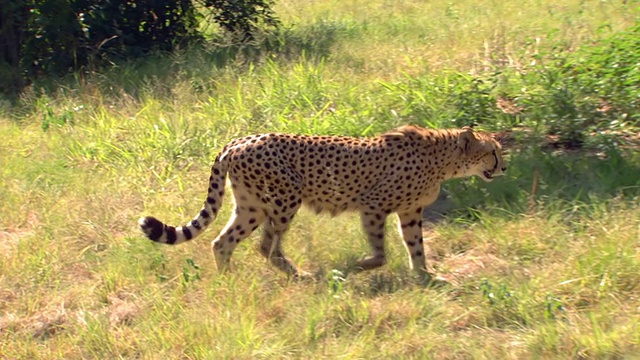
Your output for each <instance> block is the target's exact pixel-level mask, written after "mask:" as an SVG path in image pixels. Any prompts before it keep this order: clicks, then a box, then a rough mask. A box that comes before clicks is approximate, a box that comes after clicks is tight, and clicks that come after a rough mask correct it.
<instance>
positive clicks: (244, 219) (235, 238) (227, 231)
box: [211, 206, 266, 273]
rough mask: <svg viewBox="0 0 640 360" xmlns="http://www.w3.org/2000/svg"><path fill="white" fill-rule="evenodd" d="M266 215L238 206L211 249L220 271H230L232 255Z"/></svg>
mask: <svg viewBox="0 0 640 360" xmlns="http://www.w3.org/2000/svg"><path fill="white" fill-rule="evenodd" d="M265 218H266V215H265V214H264V213H263V212H262V211H253V212H251V211H248V210H247V208H245V207H243V206H236V208H235V210H234V212H233V215H232V216H231V218H230V219H229V221H228V222H227V225H226V226H225V227H224V229H223V230H222V231H221V232H220V235H218V237H217V238H216V239H215V240H214V241H213V242H212V243H211V249H212V251H213V255H214V257H215V260H216V265H217V266H218V271H220V272H222V273H223V272H226V271H227V270H229V264H230V262H231V255H232V254H233V250H235V248H236V246H238V244H239V243H240V241H242V240H244V239H245V238H246V237H248V236H249V235H250V234H251V233H252V232H253V231H254V230H255V229H256V228H257V227H258V226H260V224H262V222H264V220H265Z"/></svg>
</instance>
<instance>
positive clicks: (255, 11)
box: [199, 0, 278, 41]
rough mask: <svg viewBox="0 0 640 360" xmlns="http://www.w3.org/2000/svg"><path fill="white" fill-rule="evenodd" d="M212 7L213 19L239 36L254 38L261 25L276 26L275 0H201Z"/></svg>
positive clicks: (241, 37) (243, 38) (244, 38)
mask: <svg viewBox="0 0 640 360" xmlns="http://www.w3.org/2000/svg"><path fill="white" fill-rule="evenodd" d="M199 1H200V2H201V3H202V4H203V5H204V6H205V7H207V8H210V9H212V10H213V11H212V13H213V19H214V20H215V22H216V23H217V24H219V25H220V26H221V27H222V28H223V29H225V30H226V31H227V32H229V33H231V34H232V35H234V36H236V37H237V38H239V39H241V40H244V41H247V40H251V39H253V35H254V33H255V30H256V29H257V28H259V27H260V26H267V27H275V26H277V25H278V19H277V18H276V17H275V14H274V12H273V10H272V6H273V3H274V1H273V0H242V1H228V0H199Z"/></svg>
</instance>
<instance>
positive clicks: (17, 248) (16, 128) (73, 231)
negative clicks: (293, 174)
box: [0, 0, 640, 359]
mask: <svg viewBox="0 0 640 360" xmlns="http://www.w3.org/2000/svg"><path fill="white" fill-rule="evenodd" d="M563 4H564V5H558V4H546V3H541V2H536V1H526V0H525V1H519V2H513V1H506V2H505V1H503V2H498V1H495V2H492V3H490V4H489V3H488V4H484V5H483V6H479V5H477V4H476V2H472V1H459V2H455V3H446V2H418V1H409V2H392V1H381V0H380V1H355V2H349V3H344V2H339V1H328V0H327V1H316V2H300V1H295V2H294V1H282V2H279V3H278V6H277V9H276V11H277V13H278V14H280V16H281V18H282V19H283V20H284V22H285V24H288V27H287V28H286V29H284V30H283V31H282V32H281V33H279V34H277V35H273V36H272V37H268V38H267V39H265V40H264V42H262V43H259V44H257V45H255V46H253V47H248V48H244V49H238V48H236V47H233V46H222V47H212V48H207V49H190V50H185V51H184V52H183V53H179V54H170V55H168V54H158V55H155V56H154V57H151V58H148V59H143V60H139V61H136V62H131V63H126V64H118V65H117V66H114V67H113V68H110V69H106V70H104V71H101V72H99V73H94V72H86V73H79V74H74V75H73V76H71V75H70V76H69V78H66V79H50V80H47V81H42V82H40V83H38V84H35V85H34V86H32V87H31V88H29V89H28V90H27V91H26V92H25V93H24V94H23V95H22V97H21V99H20V100H19V102H18V103H17V104H11V103H9V102H8V101H3V102H2V111H1V112H0V199H1V200H0V213H1V214H2V217H0V358H7V359H14V358H39V359H52V358H152V359H155V358H157V359H166V358H335V357H347V358H389V357H399V358H448V359H466V358H481V359H482V358H487V359H493V358H500V359H502V358H510V359H538V358H563V359H564V358H633V357H634V356H637V354H638V353H640V320H639V319H640V308H638V299H639V298H640V275H639V274H640V223H639V221H638V219H640V207H639V206H638V201H639V200H640V191H639V190H640V180H639V177H638V174H640V155H639V154H638V151H637V148H625V147H620V146H611V145H610V144H609V143H607V142H606V141H603V142H600V141H594V142H593V143H594V145H597V147H594V148H591V149H589V150H588V151H583V152H579V153H571V152H566V151H562V150H551V151H550V150H548V149H547V150H540V148H539V141H540V139H541V137H540V136H541V134H542V133H541V131H542V130H540V129H537V128H536V126H538V125H540V124H543V125H544V124H546V123H545V122H543V120H544V118H543V115H544V114H546V113H544V112H543V111H541V110H540V111H538V110H536V111H538V112H536V111H532V112H528V113H525V115H522V116H520V115H512V114H504V113H501V112H500V111H498V110H496V109H495V106H493V104H494V102H493V99H494V97H495V95H496V93H495V89H491V88H489V87H488V85H487V86H485V85H486V84H490V82H485V83H481V84H480V83H477V82H476V81H475V79H476V78H470V76H471V75H468V74H469V73H471V74H475V75H473V76H477V78H484V79H493V80H495V81H497V83H498V84H499V85H500V86H499V89H500V90H501V91H502V90H504V91H515V90H513V89H516V88H518V87H519V86H520V85H521V83H520V82H518V81H515V80H513V79H519V78H518V76H521V75H522V74H524V72H523V71H524V70H526V69H529V68H528V67H527V66H530V65H527V64H530V62H531V61H533V60H534V59H536V60H537V61H548V57H547V56H549V55H548V54H549V52H550V50H551V49H552V48H554V47H556V48H557V47H558V46H560V47H561V48H562V49H563V50H565V51H570V52H572V51H574V50H575V49H577V48H578V47H579V46H581V45H590V44H591V42H593V41H595V40H596V39H600V38H606V37H607V36H610V35H611V34H615V31H620V30H622V29H625V28H627V27H628V26H631V25H632V24H633V23H634V22H635V21H636V20H637V17H638V6H640V5H639V4H638V3H637V2H633V1H631V2H626V3H625V4H622V3H619V2H593V1H569V2H564V3H563ZM536 38H539V40H536ZM266 49H272V51H267V50H266ZM536 52H538V53H539V54H546V55H544V56H545V57H542V58H541V57H536V56H535V53H536ZM496 72H501V73H504V74H515V75H513V76H514V77H509V78H506V77H502V78H501V77H500V76H497V77H487V76H488V75H487V74H494V73H496ZM509 76H511V75H509ZM583 78H588V76H583ZM496 79H497V80H496ZM501 79H502V80H504V79H508V80H509V81H514V82H513V83H509V82H508V81H507V83H504V82H500V81H502V80H501ZM493 80H492V81H493ZM523 81H524V80H523ZM463 100H464V101H463ZM452 101H453V104H452ZM455 101H461V102H460V103H455ZM463 110H464V111H463ZM536 114H538V115H536ZM632 115H635V116H637V114H632ZM477 116H482V117H483V118H484V119H486V121H485V122H483V123H482V126H483V127H485V128H486V129H490V130H501V129H505V128H509V127H511V126H513V125H515V124H520V125H525V126H527V127H529V128H532V129H534V132H533V135H532V136H526V137H522V138H518V141H517V143H518V144H517V146H515V147H514V148H513V149H511V153H510V155H509V160H508V161H509V171H508V173H507V175H506V176H505V177H504V178H501V179H498V180H496V181H494V182H492V183H490V184H486V183H483V182H481V181H478V180H477V179H472V180H465V181H455V182H452V183H450V184H448V185H447V190H448V191H449V192H450V194H451V196H452V197H453V200H454V204H455V205H454V207H453V209H452V210H451V212H450V213H449V216H448V217H447V219H446V220H445V221H444V222H442V223H439V224H435V225H430V226H429V227H428V228H425V238H426V239H427V243H428V245H429V247H430V251H429V261H430V264H431V265H433V266H434V267H435V268H436V270H437V271H438V272H439V273H440V274H442V275H443V276H445V277H448V278H449V279H451V280H454V284H453V285H451V286H448V287H445V288H441V289H432V288H424V287H423V286H421V285H420V284H419V283H418V282H417V281H415V280H414V279H413V277H412V274H411V271H410V270H408V259H407V256H406V253H405V249H404V248H403V246H402V245H401V241H400V238H399V236H398V235H397V234H396V233H395V226H396V224H395V222H394V221H391V222H390V223H389V224H388V229H387V230H388V231H387V233H388V234H389V241H388V243H389V248H390V249H389V259H390V263H389V264H388V265H387V266H385V267H384V268H382V269H380V270H376V271H372V272H368V273H361V274H357V275H349V276H347V277H346V279H344V278H343V277H342V276H341V275H340V272H344V271H346V269H347V268H348V264H350V263H352V262H353V261H354V260H356V259H358V258H360V257H361V256H364V255H365V254H366V252H367V245H366V243H365V241H364V236H363V234H362V231H361V230H360V228H359V222H358V220H357V217H356V216H355V215H354V214H351V215H344V216H341V217H338V218H330V217H328V216H316V215H314V214H311V213H310V212H308V211H306V210H303V211H301V212H300V215H299V216H298V217H296V221H295V222H294V224H293V226H292V229H291V231H290V232H289V234H288V236H287V241H286V243H285V249H286V251H287V253H288V254H289V255H290V256H291V257H292V258H293V259H294V260H295V262H296V263H298V264H299V265H300V266H301V267H303V268H304V269H306V270H309V271H311V272H314V273H317V274H318V275H319V276H321V277H323V278H324V279H326V281H318V282H310V283H296V282H292V281H289V280H288V279H287V278H286V277H285V276H284V275H282V274H281V273H279V272H277V271H276V270H274V269H273V268H272V267H271V266H269V265H268V264H267V263H266V262H265V261H264V260H263V259H262V258H261V257H260V256H259V254H258V251H257V248H256V247H257V245H256V244H257V241H256V240H257V238H258V236H259V234H255V235H253V236H252V237H251V238H249V239H248V240H247V241H245V242H243V243H242V244H241V245H240V246H239V247H238V249H237V250H236V252H235V254H234V258H233V260H232V267H233V269H232V270H233V271H232V272H231V273H230V274H228V275H220V274H218V273H217V271H216V269H215V264H214V260H213V257H212V254H211V252H210V244H209V243H210V240H211V239H213V237H215V235H216V234H217V231H219V230H220V229H221V228H222V226H223V225H224V223H225V222H226V220H227V218H228V216H229V215H230V204H229V203H230V201H229V199H228V198H227V202H226V204H225V206H224V207H223V210H222V212H221V214H220V216H219V219H217V220H216V221H215V223H214V224H213V225H212V226H211V229H209V230H208V231H207V232H206V234H204V236H203V237H202V238H201V239H198V240H196V241H194V242H191V243H188V244H185V245H182V246H178V247H163V246H158V245H155V244H153V243H151V242H149V241H147V240H145V239H144V238H143V237H142V236H141V234H140V233H139V230H138V229H137V224H136V221H137V218H138V217H139V216H141V215H145V214H153V215H155V216H158V217H159V218H161V219H163V220H166V221H167V222H169V223H174V224H178V223H183V222H185V221H186V220H188V219H190V218H191V217H192V216H193V214H194V213H195V211H197V210H198V209H199V206H200V203H201V201H202V200H203V193H204V191H205V189H206V186H205V183H206V178H207V176H208V171H209V167H210V163H211V161H212V159H213V158H214V156H215V154H217V152H218V151H219V150H220V149H221V148H222V146H224V144H225V143H226V142H227V141H229V140H230V139H232V138H233V137H236V136H240V135H246V134H249V133H254V132H265V131H288V132H296V133H321V134H348V135H372V134H375V133H379V132H381V131H384V130H386V129H389V128H392V127H394V126H397V125H400V124H404V123H407V122H415V123H418V124H422V125H425V126H436V127H449V126H458V125H462V124H463V123H464V121H463V120H464V119H467V118H468V119H472V118H474V117H477ZM536 116H538V117H537V118H536ZM460 119H462V120H460ZM465 121H466V120H465ZM625 126H629V127H624V128H623V130H627V131H631V130H633V131H635V130H634V129H635V128H633V127H630V125H628V124H627V125H625ZM629 129H631V130H629ZM536 130H540V131H538V132H536ZM536 173H537V174H538V177H537V179H538V180H537V189H536V191H535V194H531V189H532V185H533V183H534V182H536V180H534V179H535V178H536V176H535V175H534V174H536Z"/></svg>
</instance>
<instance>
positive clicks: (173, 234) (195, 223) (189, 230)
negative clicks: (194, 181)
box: [138, 155, 228, 245]
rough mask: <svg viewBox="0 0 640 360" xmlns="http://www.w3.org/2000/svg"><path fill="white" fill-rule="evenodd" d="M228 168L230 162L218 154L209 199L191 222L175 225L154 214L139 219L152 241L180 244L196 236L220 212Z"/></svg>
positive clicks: (210, 181) (212, 170) (143, 229)
mask: <svg viewBox="0 0 640 360" xmlns="http://www.w3.org/2000/svg"><path fill="white" fill-rule="evenodd" d="M227 170H228V163H227V161H226V159H225V157H224V156H222V155H218V156H217V157H216V160H215V161H214V163H213V167H212V168H211V177H210V178H209V190H208V193H207V199H206V200H205V202H204V205H203V206H202V209H201V210H200V212H199V213H198V215H196V217H194V218H193V220H191V221H190V222H189V223H187V224H186V225H183V226H178V227H174V226H171V225H167V224H165V223H163V222H162V221H160V220H158V219H156V218H155V217H153V216H147V217H144V218H140V220H139V221H138V224H139V225H140V229H141V230H142V232H143V233H144V234H145V235H146V236H147V237H148V238H149V239H150V240H152V241H155V242H158V243H163V244H169V245H175V244H180V243H182V242H185V241H189V240H192V239H194V238H196V237H197V236H198V235H200V234H201V233H202V232H203V231H204V230H205V229H206V228H207V226H209V224H210V223H211V221H213V219H215V217H216V215H217V214H218V210H219V208H220V205H222V197H223V195H224V186H225V179H226V176H227Z"/></svg>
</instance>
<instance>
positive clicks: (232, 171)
mask: <svg viewBox="0 0 640 360" xmlns="http://www.w3.org/2000/svg"><path fill="white" fill-rule="evenodd" d="M505 170H506V167H505V165H504V161H503V159H502V153H501V147H500V144H499V143H498V142H497V141H496V140H494V139H493V138H492V137H491V136H490V135H489V134H486V133H479V132H474V131H473V130H472V129H470V128H463V129H451V130H427V129H423V128H420V127H416V126H403V127H400V128H398V129H395V130H392V131H390V132H388V133H385V134H382V135H380V136H377V137H372V138H352V137H340V136H307V135H289V134H274V133H272V134H261V135H252V136H247V137H243V138H240V139H236V140H233V141H232V142H230V143H229V144H228V145H226V146H225V147H224V148H223V149H222V152H221V153H220V154H219V155H218V156H217V157H216V159H215V161H214V163H213V167H212V169H211V176H210V177H209V188H208V191H207V198H206V200H205V202H204V205H203V207H202V209H201V210H200V212H199V213H198V215H197V216H196V217H195V218H194V219H193V220H191V221H190V222H189V223H188V224H186V225H184V226H180V227H173V226H170V225H166V224H164V223H162V222H161V221H159V220H158V219H156V218H154V217H151V216H149V217H145V218H142V219H140V222H139V223H140V227H141V229H142V231H143V232H144V233H145V234H146V235H147V237H148V238H149V239H151V240H153V241H155V242H159V243H165V244H179V243H182V242H185V241H188V240H191V239H193V238H195V237H197V236H198V235H200V234H201V233H202V232H203V231H204V229H205V228H206V227H207V226H208V225H209V224H210V223H211V221H212V220H213V219H214V218H215V217H216V215H217V214H218V211H219V209H220V206H221V205H222V199H223V195H224V191H225V179H226V177H227V176H228V177H229V180H230V183H231V188H232V191H233V196H234V198H235V210H234V212H233V215H232V217H231V219H230V220H229V222H228V223H227V225H226V226H225V228H224V229H223V230H222V232H221V233H220V234H219V235H218V237H217V238H216V239H215V240H214V241H213V243H212V250H213V253H214V255H215V259H216V263H217V265H218V268H219V269H220V270H225V269H227V268H228V266H229V262H230V259H231V254H232V253H233V251H234V249H235V248H236V246H237V245H238V243H239V242H240V241H242V240H243V239H245V238H246V237H247V236H249V235H250V234H251V233H252V232H253V231H254V230H256V229H257V228H258V227H259V226H261V225H262V227H263V229H264V232H263V235H262V240H261V244H260V252H261V254H262V255H263V256H265V257H266V258H268V259H269V260H270V261H271V263H272V264H273V265H275V266H276V267H277V268H278V269H280V270H283V271H284V272H286V273H288V274H291V275H294V276H298V275H300V274H301V273H300V271H299V270H298V269H297V267H296V266H295V265H294V264H293V263H292V262H291V261H290V260H289V259H288V258H287V257H286V256H285V255H284V253H283V251H282V246H281V244H282V237H283V235H284V233H285V232H286V231H287V229H288V228H289V225H290V223H291V220H292V219H293V217H294V216H295V214H296V212H297V211H298V209H299V208H300V207H301V206H302V205H303V204H305V205H308V206H309V207H311V208H312V209H314V210H315V211H316V212H328V213H331V214H332V215H338V214H340V213H342V212H344V211H358V212H359V213H360V218H361V222H362V226H363V228H364V231H365V233H366V236H367V239H368V241H369V244H370V246H371V251H372V254H371V256H370V257H368V258H365V259H363V260H361V261H360V262H359V263H358V266H359V268H361V269H373V268H376V267H379V266H381V265H383V264H384V263H385V247H384V245H385V244H384V237H385V235H384V225H385V221H386V219H387V217H388V216H389V215H390V214H392V213H396V214H397V216H398V218H399V230H400V233H401V234H402V237H403V239H404V242H405V245H406V247H407V251H408V253H409V257H410V261H411V263H410V264H411V267H412V268H413V269H415V270H416V271H418V272H420V273H421V274H425V273H426V264H425V256H424V245H423V240H422V216H421V215H422V210H423V208H424V207H425V206H427V205H429V204H431V203H432V202H434V201H435V199H436V198H437V196H438V193H439V191H440V185H441V184H442V182H444V181H445V180H447V179H451V178H460V177H468V176H472V175H477V176H479V177H481V178H482V179H484V180H486V181H491V180H492V179H493V178H494V177H495V176H498V175H502V174H503V172H504V171H505Z"/></svg>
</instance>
